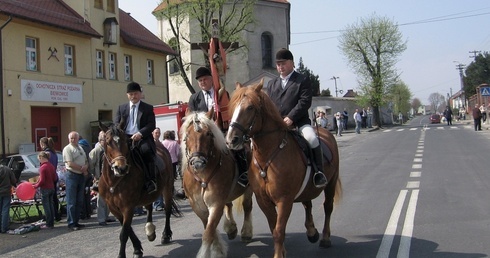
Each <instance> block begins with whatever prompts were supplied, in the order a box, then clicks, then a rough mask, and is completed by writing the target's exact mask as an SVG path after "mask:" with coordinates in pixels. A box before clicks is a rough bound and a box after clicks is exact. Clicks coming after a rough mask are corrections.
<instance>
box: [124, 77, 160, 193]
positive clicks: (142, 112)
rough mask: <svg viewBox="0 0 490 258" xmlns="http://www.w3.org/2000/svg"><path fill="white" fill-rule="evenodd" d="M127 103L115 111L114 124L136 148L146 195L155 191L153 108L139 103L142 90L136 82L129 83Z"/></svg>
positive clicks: (141, 102) (154, 123)
mask: <svg viewBox="0 0 490 258" xmlns="http://www.w3.org/2000/svg"><path fill="white" fill-rule="evenodd" d="M126 95H127V96H128V99H129V102H128V103H125V104H122V105H120V106H119V108H118V109H117V113H116V118H115V119H114V123H115V124H116V125H119V124H120V123H121V121H124V124H122V125H120V126H121V128H122V130H124V131H125V132H126V134H127V135H128V137H129V138H130V139H131V140H132V141H133V143H135V145H136V146H138V148H139V151H140V152H141V156H142V157H143V162H144V164H145V165H143V166H146V168H143V170H144V171H145V189H146V191H147V192H148V194H151V193H153V192H155V191H156V190H157V186H156V183H155V160H154V159H155V154H156V147H155V142H154V141H153V136H152V132H153V130H154V129H155V125H156V122H155V113H154V112H153V106H152V105H150V104H147V103H145V102H143V101H141V95H142V89H141V86H140V85H139V84H138V83H136V82H130V83H129V84H128V86H127V94H126Z"/></svg>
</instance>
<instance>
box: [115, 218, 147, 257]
mask: <svg viewBox="0 0 490 258" xmlns="http://www.w3.org/2000/svg"><path fill="white" fill-rule="evenodd" d="M133 210H134V209H130V210H128V211H125V212H124V216H123V221H122V228H121V233H119V242H120V246H119V256H118V257H121V258H124V257H126V243H127V242H128V238H131V242H132V243H133V248H134V253H133V256H134V257H143V247H142V246H141V242H140V241H139V239H138V237H137V236H136V235H135V234H134V232H133V228H132V227H131V223H132V222H133V212H134V211H133Z"/></svg>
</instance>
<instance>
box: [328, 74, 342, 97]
mask: <svg viewBox="0 0 490 258" xmlns="http://www.w3.org/2000/svg"><path fill="white" fill-rule="evenodd" d="M337 79H339V77H335V76H332V78H330V80H334V81H335V97H338V93H339V92H340V94H342V92H343V91H342V90H337Z"/></svg>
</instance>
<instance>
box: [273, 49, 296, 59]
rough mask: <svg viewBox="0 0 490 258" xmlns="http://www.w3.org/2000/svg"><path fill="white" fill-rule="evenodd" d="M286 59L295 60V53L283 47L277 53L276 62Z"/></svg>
mask: <svg viewBox="0 0 490 258" xmlns="http://www.w3.org/2000/svg"><path fill="white" fill-rule="evenodd" d="M285 60H294V59H293V53H291V51H289V50H287V49H285V48H281V49H280V50H279V51H277V53H276V62H277V61H285Z"/></svg>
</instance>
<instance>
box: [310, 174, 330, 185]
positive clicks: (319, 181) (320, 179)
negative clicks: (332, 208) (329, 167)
mask: <svg viewBox="0 0 490 258" xmlns="http://www.w3.org/2000/svg"><path fill="white" fill-rule="evenodd" d="M327 183H328V180H327V177H326V176H325V174H323V173H322V172H321V171H317V172H316V173H315V174H314V175H313V184H314V185H315V187H316V188H322V187H325V186H326V185H327Z"/></svg>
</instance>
